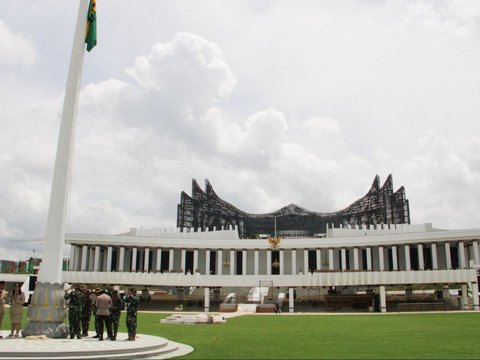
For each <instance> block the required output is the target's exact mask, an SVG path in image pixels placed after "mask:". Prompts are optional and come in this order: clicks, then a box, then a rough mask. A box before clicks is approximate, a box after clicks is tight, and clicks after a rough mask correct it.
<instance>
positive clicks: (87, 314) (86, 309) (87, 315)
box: [82, 288, 92, 336]
mask: <svg viewBox="0 0 480 360" xmlns="http://www.w3.org/2000/svg"><path fill="white" fill-rule="evenodd" d="M91 317H92V301H91V300H90V291H89V290H88V289H87V288H85V289H83V308H82V336H88V328H89V326H90V319H91Z"/></svg>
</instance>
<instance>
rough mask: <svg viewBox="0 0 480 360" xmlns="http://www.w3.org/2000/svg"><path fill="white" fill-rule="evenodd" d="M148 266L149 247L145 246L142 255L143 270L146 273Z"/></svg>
mask: <svg viewBox="0 0 480 360" xmlns="http://www.w3.org/2000/svg"><path fill="white" fill-rule="evenodd" d="M149 267H150V248H148V247H147V248H145V252H144V255H143V271H144V272H146V273H148V268H149Z"/></svg>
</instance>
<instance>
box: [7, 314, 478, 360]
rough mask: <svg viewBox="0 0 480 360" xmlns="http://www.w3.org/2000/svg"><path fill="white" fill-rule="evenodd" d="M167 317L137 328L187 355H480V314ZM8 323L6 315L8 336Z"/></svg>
mask: <svg viewBox="0 0 480 360" xmlns="http://www.w3.org/2000/svg"><path fill="white" fill-rule="evenodd" d="M164 317H166V315H165V314H159V313H139V316H138V332H139V333H140V334H141V333H144V334H150V335H158V336H162V337H166V338H168V339H170V340H174V341H177V342H181V343H185V344H188V345H191V346H192V347H193V348H194V351H193V352H192V353H190V354H189V355H187V356H185V357H184V358H185V359H226V358H230V359H478V358H480V341H479V340H480V313H454V312H451V313H425V314H401V315H395V314H392V315H389V314H385V315H379V314H376V315H328V316H318V315H295V316H292V315H270V316H242V317H238V318H233V319H229V320H228V321H227V323H226V324H214V325H174V324H160V319H161V318H164ZM124 321H125V314H122V319H121V328H120V331H122V332H125V331H126V329H125V325H124ZM9 324H10V323H9V319H8V315H7V314H6V316H5V319H4V324H3V329H4V333H3V334H4V335H5V333H6V332H5V330H6V329H8V326H9ZM91 328H92V327H91Z"/></svg>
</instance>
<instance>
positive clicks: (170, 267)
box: [168, 249, 175, 272]
mask: <svg viewBox="0 0 480 360" xmlns="http://www.w3.org/2000/svg"><path fill="white" fill-rule="evenodd" d="M174 255H175V253H174V251H173V249H170V250H169V251H168V272H172V271H173V257H174Z"/></svg>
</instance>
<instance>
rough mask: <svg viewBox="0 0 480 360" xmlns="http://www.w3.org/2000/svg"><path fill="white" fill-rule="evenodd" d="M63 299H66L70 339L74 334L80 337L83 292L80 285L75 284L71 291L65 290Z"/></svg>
mask: <svg viewBox="0 0 480 360" xmlns="http://www.w3.org/2000/svg"><path fill="white" fill-rule="evenodd" d="M65 300H67V301H68V330H69V332H70V339H73V338H74V337H75V336H76V337H77V339H81V338H82V336H81V325H80V322H81V320H82V308H83V294H82V292H81V290H80V287H78V286H76V287H75V288H73V290H72V291H68V290H65Z"/></svg>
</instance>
